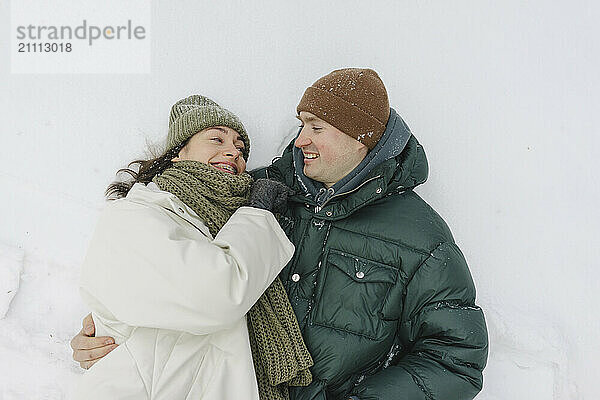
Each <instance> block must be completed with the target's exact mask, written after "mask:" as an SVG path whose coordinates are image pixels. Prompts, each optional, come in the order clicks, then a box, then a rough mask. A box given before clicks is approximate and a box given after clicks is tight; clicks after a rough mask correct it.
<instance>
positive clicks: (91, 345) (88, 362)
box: [71, 314, 118, 369]
mask: <svg viewBox="0 0 600 400" xmlns="http://www.w3.org/2000/svg"><path fill="white" fill-rule="evenodd" d="M95 333H96V327H95V325H94V320H93V319H92V314H88V315H86V317H85V318H84V319H83V322H82V328H81V331H79V333H78V334H77V335H76V336H75V337H73V339H72V340H71V348H72V349H73V360H75V361H77V362H78V363H79V365H80V366H81V368H84V369H89V368H90V367H91V366H92V365H94V364H95V363H96V362H97V361H98V360H100V359H101V358H102V357H104V356H105V355H107V354H108V353H110V352H111V351H113V350H114V349H116V348H117V346H118V345H117V344H115V340H114V339H113V338H111V337H109V336H100V337H94V334H95Z"/></svg>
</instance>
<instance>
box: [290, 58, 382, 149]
mask: <svg viewBox="0 0 600 400" xmlns="http://www.w3.org/2000/svg"><path fill="white" fill-rule="evenodd" d="M296 111H297V112H298V114H300V111H307V112H309V113H311V114H314V115H315V116H317V117H319V118H320V119H322V120H324V121H326V122H328V123H329V124H331V125H333V126H334V127H336V128H337V129H339V130H340V131H342V132H344V133H345V134H346V135H348V136H351V137H353V138H354V139H356V140H358V141H359V142H361V143H363V144H364V145H365V146H367V147H368V148H369V150H372V149H373V147H375V144H377V142H378V141H379V139H380V138H381V135H382V134H383V132H384V131H385V126H386V124H387V121H388V118H389V116H390V103H389V101H388V96H387V91H386V90H385V86H384V85H383V82H382V81H381V78H379V75H377V72H375V71H373V70H372V69H362V68H344V69H338V70H335V71H333V72H331V73H329V74H327V75H325V76H324V77H322V78H320V79H319V80H317V81H316V82H315V83H313V84H312V86H310V87H309V88H308V89H306V91H305V92H304V96H302V99H301V100H300V104H298V107H297V108H296Z"/></svg>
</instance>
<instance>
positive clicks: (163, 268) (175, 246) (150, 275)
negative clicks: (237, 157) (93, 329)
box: [81, 202, 294, 334]
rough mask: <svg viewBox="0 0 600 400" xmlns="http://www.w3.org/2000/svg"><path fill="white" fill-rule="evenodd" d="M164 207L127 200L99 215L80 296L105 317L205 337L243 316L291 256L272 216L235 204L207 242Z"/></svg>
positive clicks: (132, 324)
mask: <svg viewBox="0 0 600 400" xmlns="http://www.w3.org/2000/svg"><path fill="white" fill-rule="evenodd" d="M174 218H178V217H175V216H171V215H169V211H166V210H163V209H156V208H153V207H149V206H145V205H141V204H136V203H131V202H118V203H117V204H111V205H109V207H107V210H106V211H105V212H104V213H103V215H102V217H101V219H100V222H99V223H98V226H97V228H96V232H95V234H94V237H93V238H92V241H91V245H90V249H89V250H88V254H87V256H86V260H85V262H84V265H83V270H82V278H81V293H82V296H83V297H84V299H85V300H86V302H87V303H88V304H89V305H90V306H91V307H92V309H93V310H94V311H95V312H96V313H97V314H98V315H101V316H102V317H103V318H106V319H109V320H111V319H114V320H117V321H121V322H123V323H126V324H128V325H131V326H145V327H154V328H163V329H173V330H181V331H186V332H189V333H192V334H207V333H211V332H214V331H218V330H220V329H223V328H224V327H227V326H229V325H231V324H232V323H234V322H236V321H238V320H239V319H240V318H242V317H243V316H244V315H245V314H246V312H247V311H248V310H249V309H250V307H252V305H253V304H254V303H255V302H256V300H257V299H258V298H259V297H260V295H261V294H262V293H263V292H264V290H265V289H266V288H267V287H268V286H269V284H270V283H271V282H272V281H273V279H275V277H276V276H277V274H278V273H279V272H280V270H281V269H282V268H283V267H284V266H285V264H286V263H287V262H288V261H289V259H290V258H291V257H292V254H293V252H294V247H293V245H292V244H291V243H290V242H289V240H288V239H287V238H286V236H285V234H284V233H283V231H282V230H281V228H280V227H279V224H278V223H277V221H276V219H275V217H274V216H273V215H272V214H271V213H270V212H268V211H264V210H259V209H255V208H250V207H242V208H240V209H238V210H237V211H236V212H235V213H234V215H233V216H232V217H231V218H230V219H229V221H228V222H227V223H226V224H225V225H224V226H223V228H222V229H221V230H220V232H219V233H218V235H217V236H216V237H215V239H214V240H212V241H210V240H209V239H208V238H205V237H203V236H202V235H201V234H199V232H197V231H194V230H190V229H187V228H186V227H184V226H182V225H180V224H178V223H176V222H175V221H174Z"/></svg>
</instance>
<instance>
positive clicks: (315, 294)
mask: <svg viewBox="0 0 600 400" xmlns="http://www.w3.org/2000/svg"><path fill="white" fill-rule="evenodd" d="M291 150H292V144H290V146H288V148H287V149H286V151H285V152H284V154H283V156H282V157H281V158H280V159H278V160H277V161H275V162H274V163H273V164H272V165H271V166H270V167H267V168H266V169H262V170H260V171H256V172H255V173H254V175H255V177H268V178H271V179H275V180H279V181H281V182H284V183H285V184H287V185H288V186H290V187H292V188H294V189H295V190H296V193H297V194H296V195H295V196H293V197H292V199H291V206H290V208H289V210H288V212H287V213H286V214H285V215H282V216H281V220H280V223H281V225H282V227H283V228H284V230H285V231H286V233H287V234H288V236H289V237H290V239H291V241H292V242H293V243H294V244H295V246H296V252H295V255H294V258H293V259H292V260H291V261H290V263H289V264H288V265H287V266H286V267H285V269H284V270H283V271H282V273H281V274H280V277H281V279H282V281H283V283H284V285H285V287H286V289H287V291H288V295H289V298H290V301H291V303H292V306H293V308H294V311H295V313H296V316H297V317H298V321H299V323H300V328H301V329H302V332H303V336H304V339H305V342H306V345H307V346H308V349H309V350H310V352H311V354H312V356H313V359H314V363H315V364H314V367H313V368H311V370H312V373H313V376H314V381H313V383H312V384H311V385H310V386H308V387H306V388H295V389H293V391H292V393H291V399H292V400H308V399H311V400H316V399H319V400H324V399H347V398H349V397H350V396H356V397H357V398H359V399H361V400H368V399H373V400H375V399H379V400H382V399H401V400H421V399H422V400H463V399H472V398H473V397H475V395H476V394H477V393H478V392H479V391H480V390H481V387H482V373H481V372H482V370H483V368H484V367H485V364H486V360H487V343H488V342H487V330H486V325H485V320H484V315H483V312H482V310H481V309H480V308H479V307H477V306H476V305H475V287H474V285H473V281H472V278H471V274H470V273H469V269H468V267H467V264H466V262H465V259H464V257H463V255H462V253H461V251H460V250H459V248H458V247H457V246H456V244H455V243H454V239H453V238H452V234H451V233H450V230H449V228H448V226H447V225H446V223H445V222H444V220H443V219H442V218H441V217H440V216H439V215H438V214H437V213H436V212H435V211H434V210H433V209H432V208H431V207H430V206H429V205H428V204H427V203H426V202H425V201H424V200H423V199H421V197H419V195H417V194H416V193H415V192H414V191H413V190H412V189H413V188H414V187H415V186H417V185H419V184H421V183H423V182H425V180H426V179H427V174H428V166H427V159H426V157H425V153H424V151H423V148H422V147H421V145H420V144H419V143H418V142H417V140H416V138H415V137H414V136H411V137H410V139H409V141H408V144H407V145H406V147H405V148H404V150H403V151H402V153H401V154H400V155H398V156H397V157H396V158H392V159H389V160H387V161H384V162H383V163H381V164H380V165H378V166H377V167H375V169H374V170H372V171H371V172H370V174H369V176H368V178H366V179H365V180H364V182H363V184H362V185H361V186H359V187H358V188H357V189H355V190H354V191H352V192H351V193H349V194H347V195H342V196H339V197H336V196H334V197H332V198H331V199H330V201H329V202H328V203H326V204H325V206H324V207H323V208H322V209H319V207H316V203H314V202H313V201H312V200H311V199H312V198H311V197H308V196H306V195H305V193H303V192H302V190H301V188H300V185H299V183H298V181H297V179H296V178H295V176H294V168H293V162H292V151H291Z"/></svg>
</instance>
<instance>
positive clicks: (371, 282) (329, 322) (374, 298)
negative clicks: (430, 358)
mask: <svg viewBox="0 0 600 400" xmlns="http://www.w3.org/2000/svg"><path fill="white" fill-rule="evenodd" d="M324 265H325V268H324V274H323V278H322V282H323V284H322V285H321V288H320V291H319V294H318V297H317V303H316V308H315V312H314V314H313V323H315V324H317V325H322V326H327V327H331V328H335V329H340V330H343V331H346V332H350V333H355V334H358V335H362V336H367V337H369V338H371V339H377V338H378V337H381V336H382V335H384V334H386V329H385V328H386V326H387V325H390V324H393V323H392V322H391V321H386V320H384V319H383V318H382V315H381V312H382V309H383V306H384V303H385V302H386V301H385V300H386V299H387V297H388V294H389V292H390V289H391V288H392V287H393V286H394V284H395V283H396V281H397V279H398V270H397V269H396V268H394V267H391V266H389V265H386V264H381V263H378V262H375V261H371V260H367V259H365V258H362V257H358V256H354V255H351V254H348V253H344V252H341V251H338V250H329V251H328V253H327V254H326V258H325V260H324Z"/></svg>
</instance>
